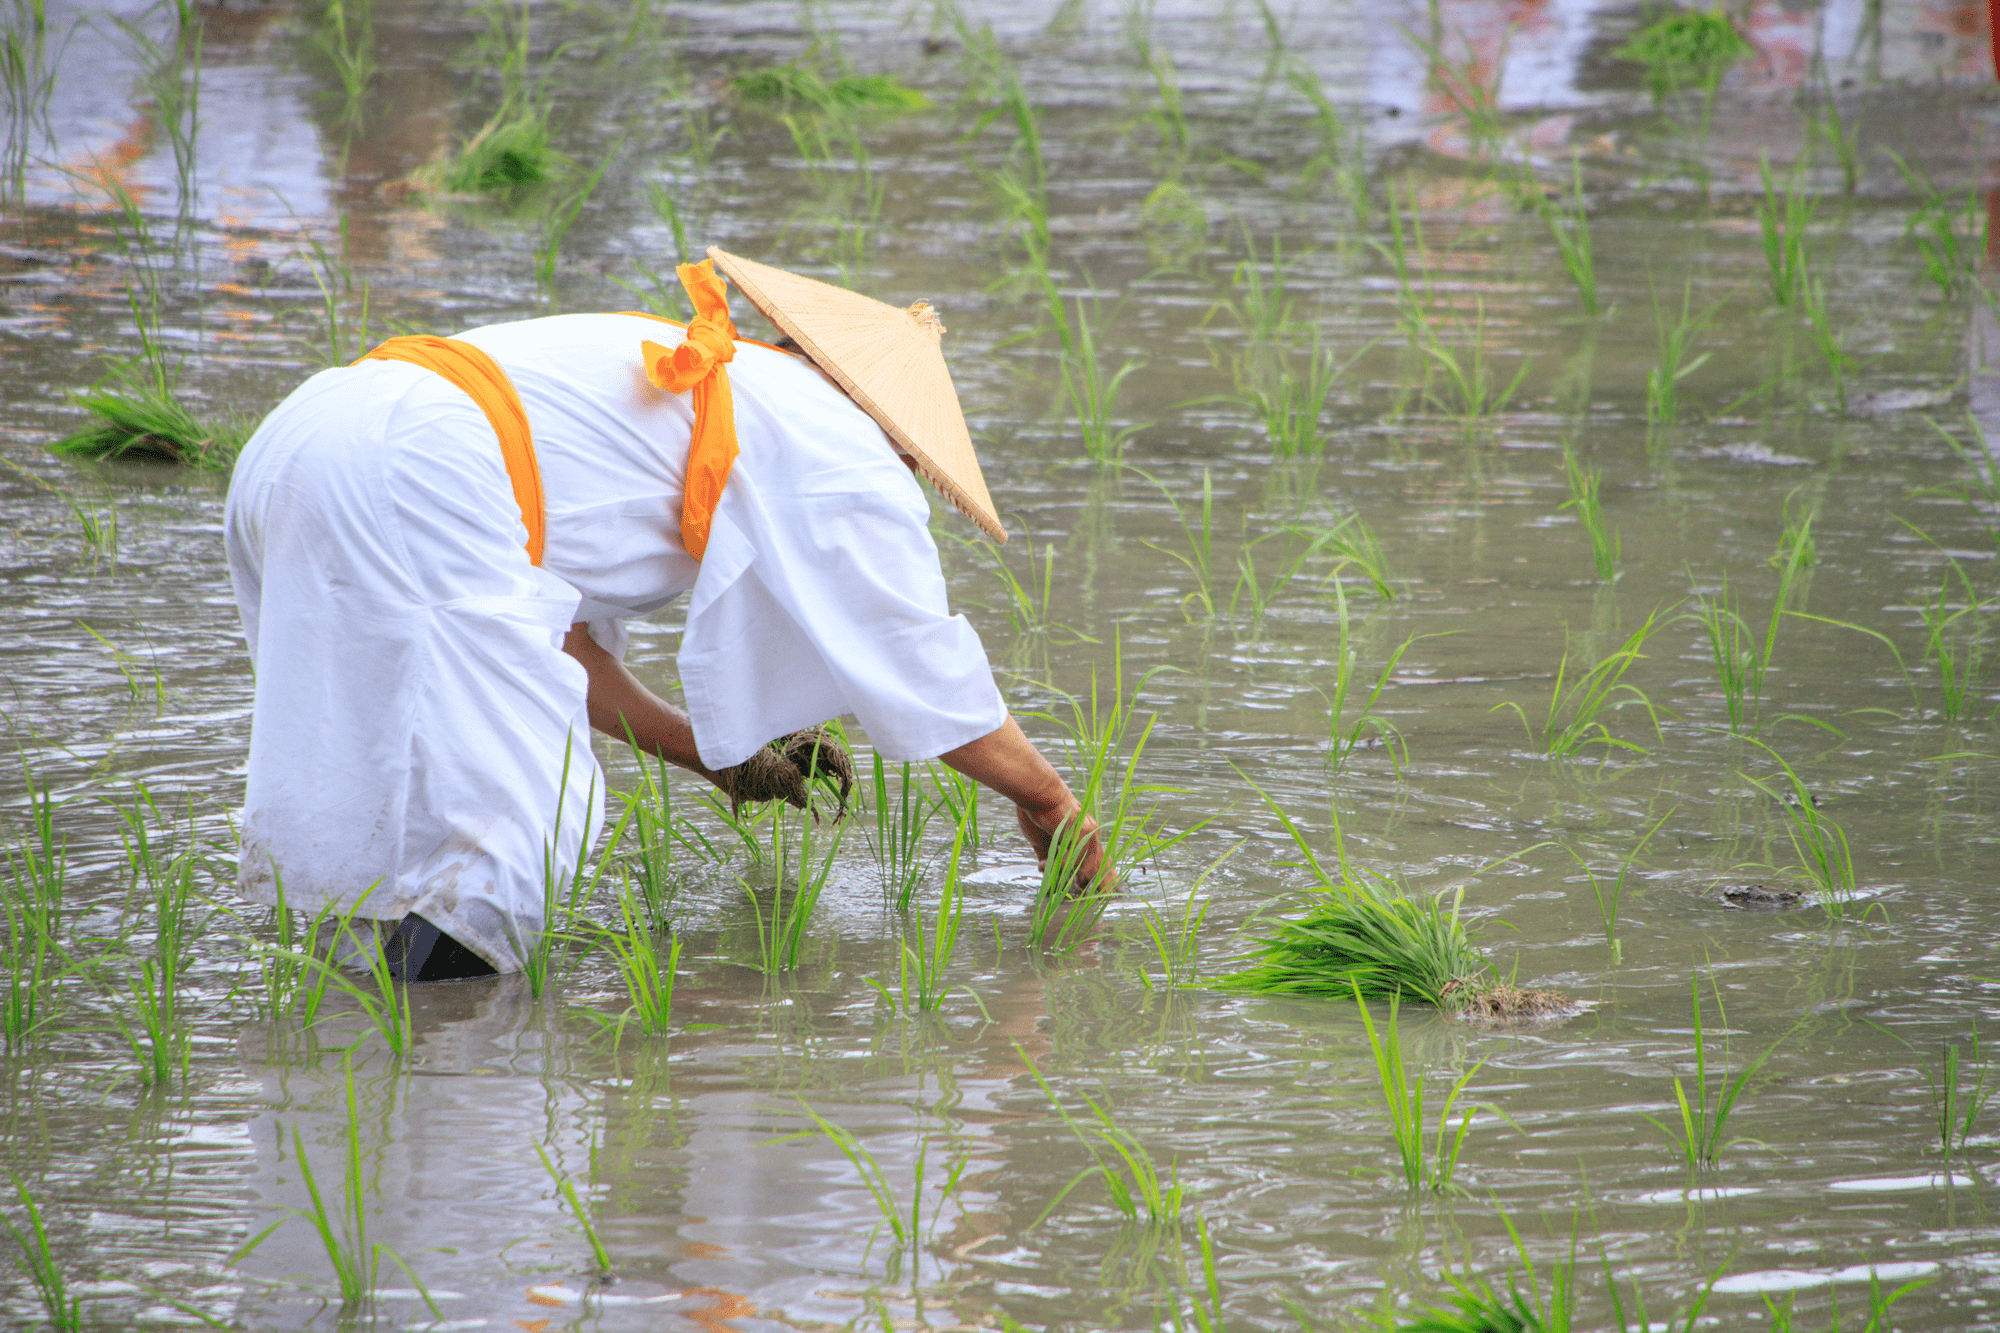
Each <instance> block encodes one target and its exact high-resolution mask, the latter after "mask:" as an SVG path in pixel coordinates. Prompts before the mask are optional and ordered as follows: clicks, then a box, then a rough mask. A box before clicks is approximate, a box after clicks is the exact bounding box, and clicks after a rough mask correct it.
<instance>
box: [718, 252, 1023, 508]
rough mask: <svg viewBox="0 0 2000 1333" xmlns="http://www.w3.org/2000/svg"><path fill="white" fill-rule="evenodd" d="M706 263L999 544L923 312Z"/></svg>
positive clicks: (935, 334) (734, 263)
mask: <svg viewBox="0 0 2000 1333" xmlns="http://www.w3.org/2000/svg"><path fill="white" fill-rule="evenodd" d="M708 257H709V258H710V259H712V260H714V261H715V264H716V267H718V268H720V269H721V270H722V271H723V273H724V274H725V275H727V277H728V278H729V280H730V281H731V282H733V283H735V284H736V286H737V289H738V290H740V291H741V292H742V293H743V294H744V295H745V296H746V297H748V298H749V299H750V303H751V304H752V305H754V306H756V307H757V310H758V312H759V313H760V314H762V315H763V316H764V318H766V319H768V320H770V321H771V323H772V324H774V325H776V326H777V327H778V328H779V329H781V330H783V331H784V333H785V334H786V335H787V336H789V337H790V338H791V339H792V340H793V341H794V342H796V343H798V345H799V348H800V350H802V351H803V352H804V353H805V354H806V355H807V356H808V357H810V358H811V359H812V362H813V364H814V365H816V366H818V367H819V368H820V369H821V370H823V371H825V372H826V373H827V374H828V375H829V376H831V377H832V378H833V380H834V382H835V383H837V384H838V385H840V387H841V388H842V389H843V390H845V391H846V393H847V395H848V396H849V397H850V398H852V399H853V400H854V401H855V403H856V404H857V405H859V406H860V408H861V409H862V410H863V411H864V412H866V413H868V415H869V416H871V417H873V418H874V419H875V423H876V424H877V425H879V426H880V427H881V428H882V430H883V433H885V434H886V435H888V436H889V438H890V439H891V440H893V441H895V443H896V444H897V445H898V446H899V447H900V448H901V449H902V450H903V451H904V452H905V453H907V454H909V456H910V457H911V458H912V459H913V460H914V461H915V462H916V466H917V471H918V472H919V473H921V474H922V475H923V477H924V479H925V480H926V481H928V482H930V483H931V485H933V486H935V487H937V489H938V491H939V493H940V494H942V495H943V496H944V497H945V498H946V499H947V500H950V501H951V502H952V504H953V505H954V506H956V507H957V509H958V510H959V512H960V513H962V514H964V515H965V516H966V517H967V518H969V519H971V520H972V521H973V523H974V524H976V525H977V526H978V527H979V529H980V531H982V532H984V533H985V534H986V535H987V536H989V537H991V538H993V540H994V541H996V542H1002V543H1004V542H1005V541H1006V540H1007V529H1006V528H1005V527H1003V526H1002V525H1001V523H1000V516H999V514H998V513H996V512H995V510H994V507H993V497H992V496H991V494H989V493H988V491H987V489H986V479H985V477H984V476H982V475H981V473H980V470H979V459H978V456H977V455H976V454H975V453H974V452H973V448H972V437H971V434H970V433H969V432H968V431H967V430H966V426H965V414H964V412H963V411H962V410H961V409H960V407H959V404H958V391H957V389H956V388H954V387H953V385H952V382H951V371H950V369H949V368H948V367H947V366H946V365H945V361H944V353H943V351H942V349H941V348H940V346H939V334H940V333H941V332H942V325H941V324H939V323H938V322H937V319H936V316H935V315H930V314H929V313H928V309H927V308H921V309H920V308H919V307H912V308H911V309H908V310H899V309H897V308H896V307H895V306H892V305H888V304H885V303H884V302H881V301H877V300H875V299H874V298H873V297H869V296H863V295H862V294H861V293H859V292H853V291H849V290H847V289H846V288H844V287H835V286H833V285H832V284H830V283H825V282H820V281H819V280H817V279H815V278H807V277H801V276H800V275H799V274H796V273H788V272H786V271H785V270H783V269H779V268H772V267H771V266H770V265H768V264H759V263H757V262H755V261H753V260H748V259H744V258H742V257H741V256H738V255H732V254H730V253H729V252H727V251H726V250H723V249H721V248H720V247H718V246H713V245H712V246H710V247H709V248H708Z"/></svg>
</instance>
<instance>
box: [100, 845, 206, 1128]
mask: <svg viewBox="0 0 2000 1333" xmlns="http://www.w3.org/2000/svg"><path fill="white" fill-rule="evenodd" d="M196 865H197V861H196V858H195V856H194V855H193V854H192V853H183V854H182V855H180V856H178V857H175V858H174V859H173V861H172V862H170V863H169V864H168V865H167V866H166V867H164V869H163V871H162V872H161V873H160V875H159V876H158V878H157V879H156V880H155V881H154V884H153V888H154V893H155V898H154V908H155V911H154V921H153V947H152V949H151V950H150V951H149V953H148V954H147V956H145V957H143V958H141V959H140V960H139V972H138V975H136V976H134V977H131V978H129V979H128V980H127V982H126V987H125V992H126V993H125V997H124V1005H123V1006H122V1011H121V1012H119V1013H118V1014H116V1016H115V1020H114V1021H115V1022H116V1024H117V1027H118V1031H119V1033H120V1035H122V1036H123V1037H124V1039H125V1044H126V1046H127V1047H128V1048H130V1050H131V1052H132V1057H133V1059H135V1060H136V1061H137V1062H138V1064H139V1079H140V1081H141V1082H143V1083H145V1084H146V1085H147V1086H148V1087H154V1088H158V1087H164V1086H166V1085H167V1084H168V1083H171V1082H172V1081H174V1079H176V1078H179V1077H184V1076H185V1075H186V1073H187V1064H188V1054H189V1049H190V1047H191V1046H192V1044H193V1041H194V1037H193V1034H192V1033H191V1032H189V1030H188V1026H187V1015H186V1013H185V1012H184V1010H183V1008H182V1004H181V1001H182V999H183V998H184V997H183V990H184V987H185V981H186V975H187V971H188V968H189V967H190V966H191V965H192V964H193V962H194V941H195V940H196V939H197V938H198V937H199V936H200V935H201V932H202V930H203V928H204V927H205V926H206V924H207V921H208V917H207V916H206V915H199V916H198V915H196V913H195V897H196V895H195V888H194V876H195V868H196Z"/></svg>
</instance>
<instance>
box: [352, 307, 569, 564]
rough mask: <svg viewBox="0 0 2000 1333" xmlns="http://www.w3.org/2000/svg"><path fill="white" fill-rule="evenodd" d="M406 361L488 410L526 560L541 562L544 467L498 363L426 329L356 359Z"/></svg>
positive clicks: (517, 396)
mask: <svg viewBox="0 0 2000 1333" xmlns="http://www.w3.org/2000/svg"><path fill="white" fill-rule="evenodd" d="M362 361H407V362H408V363H409V364H411V365H413V366H422V367H423V368H424V369H425V370H428V371H432V372H434V373H436V374H439V375H442V376H444V377H445V378H446V379H448V380H450V381H451V382H452V383H453V384H455V385H457V386H458V387H459V389H461V390H462V391H463V392H464V393H465V395H466V396H467V397H468V398H470V399H472V401H473V402H474V403H476V404H478V406H479V410H480V411H482V412H484V413H485V414H486V420H487V421H488V422H489V423H490V424H491V425H492V427H493V433H494V435H496V436H497V437H499V440H500V458H501V461H502V462H504V463H505V464H506V465H507V480H508V481H509V482H511V483H512V484H513V487H514V502H515V503H516V504H518V505H519V506H520V507H521V522H522V524H523V525H524V526H525V527H526V528H527V529H528V542H527V548H528V563H529V564H532V565H539V564H541V563H542V545H543V542H544V540H545V539H546V537H547V535H548V527H547V520H546V519H545V517H544V514H543V500H542V470H541V467H540V465H539V464H537V463H536V462H535V438H534V436H533V434H531V433H530V432H529V430H528V412H527V409H526V408H524V407H522V406H521V395H520V394H518V393H516V392H515V391H514V382H513V381H512V380H510V379H508V378H507V372H506V371H504V370H502V369H501V368H500V363H499V362H497V361H495V360H494V359H493V358H492V357H490V356H488V355H486V353H484V352H482V351H480V350H479V349H478V348H477V347H474V346H473V345H472V344H471V343H466V342H460V341H458V340H457V339H456V338H439V337H435V336H433V335H431V334H428V333H422V334H414V335H412V336H410V337H406V338H391V339H389V341H387V342H385V343H383V344H382V345H381V346H380V347H377V348H376V349H375V350H374V351H372V352H365V353H363V354H362V355H361V357H360V358H359V359H358V360H356V361H355V364H356V365H360V364H361V362H362Z"/></svg>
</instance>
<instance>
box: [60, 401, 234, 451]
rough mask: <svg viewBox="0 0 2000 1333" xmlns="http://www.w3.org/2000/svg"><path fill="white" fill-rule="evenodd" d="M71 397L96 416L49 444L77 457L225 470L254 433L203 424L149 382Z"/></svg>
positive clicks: (230, 425) (230, 423)
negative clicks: (131, 460) (148, 460)
mask: <svg viewBox="0 0 2000 1333" xmlns="http://www.w3.org/2000/svg"><path fill="white" fill-rule="evenodd" d="M72 401H74V402H75V403H76V405H77V406H79V407H82V408H85V409H87V410H88V411H89V412H90V413H91V415H92V416H93V417H94V418H95V420H93V421H92V422H91V423H90V425H88V426H86V427H84V428H83V429H82V430H80V431H77V432H75V433H74V434H71V435H67V436H64V437H63V438H62V439H60V440H57V441H56V442H55V443H54V444H53V445H51V446H49V447H50V448H51V449H53V450H54V451H55V452H57V453H59V454H68V455H70V456H72V457H76V458H145V459H155V460H158V461H160V462H166V463H180V464H183V465H185V466H187V467H194V468H201V469H204V470H207V471H213V472H227V471H228V470H229V469H230V468H231V467H232V466H234V465H235V463H236V455H237V454H238V453H239V452H241V451H242V448H243V443H244V441H245V440H246V439H248V438H249V434H250V433H249V431H248V430H246V429H245V428H244V427H243V426H242V424H241V423H238V422H234V421H232V422H229V423H228V424H226V425H223V426H219V427H209V426H204V425H203V424H202V423H201V422H199V421H197V420H195V417H194V414H193V413H191V412H189V411H188V410H187V409H186V408H185V407H182V406H181V405H180V403H178V402H177V401H175V399H174V398H173V396H172V395H171V394H168V393H164V392H161V391H159V390H157V389H154V388H150V387H148V388H125V389H97V390H93V391H92V392H90V393H80V394H77V395H76V396H75V397H74V399H73V400H72Z"/></svg>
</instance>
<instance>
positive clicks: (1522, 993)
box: [1210, 783, 1565, 1018]
mask: <svg viewBox="0 0 2000 1333" xmlns="http://www.w3.org/2000/svg"><path fill="white" fill-rule="evenodd" d="M1252 786H1253V787H1254V786H1255V784H1254V783H1253V784H1252ZM1257 794H1258V795H1260V796H1263V797H1264V802H1265V804H1266V805H1267V806H1269V807H1270V809H1271V811H1272V812H1273V813H1274V814H1276V815H1277V816H1278V819H1279V820H1280V822H1282V823H1283V824H1284V826H1285V831H1286V832H1287V833H1288V834H1290V835H1291V838H1292V841H1293V843H1294V844H1295V845H1296V846H1297V847H1298V849H1299V851H1300V853H1301V854H1302V856H1303V858H1304V859H1303V860H1302V861H1300V862H1298V863H1297V864H1298V865H1299V866H1300V867H1301V868H1302V869H1306V870H1309V871H1311V872H1312V874H1313V877H1314V878H1315V879H1317V880H1318V881H1319V887H1318V888H1317V889H1315V890H1314V891H1313V892H1312V893H1311V894H1310V895H1308V905H1307V907H1306V910H1305V911H1304V912H1303V913H1302V914H1300V915H1298V916H1295V917H1290V918H1285V919H1281V920H1279V921H1278V922H1277V923H1276V929H1275V930H1274V931H1273V932H1272V933H1271V934H1268V935H1265V936H1264V937H1262V938H1261V939H1256V940H1253V941H1252V942H1251V948H1250V952H1249V954H1248V955H1247V959H1248V961H1249V963H1250V965H1249V966H1248V967H1246V968H1244V969H1243V970H1242V971H1239V972H1236V973H1234V974H1231V975H1227V976H1223V977H1220V978H1217V979H1216V980H1215V981H1213V982H1211V983H1210V984H1211V985H1214V986H1217V987H1221V988H1224V989H1228V990H1243V991H1257V992H1260V993H1262V994H1266V995H1324V996H1329V997H1341V998H1351V997H1352V996H1353V995H1354V994H1355V992H1356V991H1357V990H1358V991H1359V992H1360V994H1361V996H1362V998H1364V999H1374V1000H1389V999H1398V998H1400V999H1403V1000H1422V1001H1425V1002H1427V1003H1430V1004H1434V1005H1436V1006H1438V1007H1439V1008H1440V1009H1448V1010H1451V1011H1453V1012H1459V1013H1465V1014H1468V1015H1470V1016H1474V1017H1479V1018H1518V1017H1525V1016H1529V1015H1535V1014H1545V1013H1548V1012H1550V1011H1551V1010H1554V1009H1559V1008H1561V1007H1562V1006H1563V1004H1564V1003H1565V1001H1564V999H1563V997H1562V996H1560V995H1557V994H1555V993H1554V992H1551V991H1536V990H1523V989H1522V988H1520V987H1518V986H1515V985H1512V984H1510V983H1506V982H1503V981H1502V980H1501V979H1500V977H1499V975H1498V974H1497V973H1496V972H1495V971H1494V968H1493V964H1492V963H1491V962H1489V961H1488V960H1487V958H1486V956H1485V955H1484V954H1483V953H1481V952H1480V951H1479V944H1478V940H1477V938H1476V936H1475V934H1474V931H1473V929H1472V927H1470V926H1469V925H1468V924H1467V923H1466V921H1465V919H1464V917H1463V916H1462V915H1461V913H1460V908H1461V907H1462V906H1463V905H1464V899H1465V894H1464V891H1463V890H1460V891H1459V893H1458V894H1456V895H1455V896H1454V897H1453V898H1452V899H1451V901H1450V903H1449V904H1448V905H1447V903H1446V902H1445V900H1444V897H1443V895H1441V894H1439V895H1433V896H1430V897H1412V896H1411V895H1409V894H1406V893H1404V892H1403V891H1402V890H1401V889H1399V888H1397V887H1396V886H1395V885H1394V884H1393V883H1392V882H1390V881H1389V880H1388V879H1387V878H1385V877H1383V876H1381V875H1374V874H1369V873H1367V872H1363V874H1361V875H1356V874H1355V873H1354V869H1353V867H1351V866H1350V865H1349V864H1348V862H1347V854H1346V851H1345V848H1344V846H1343V845H1342V843H1341V841H1340V826H1339V821H1338V817H1337V816H1336V819H1335V824H1334V844H1335V847H1336V849H1337V853H1338V858H1339V861H1338V864H1339V870H1340V875H1339V877H1338V878H1335V877H1334V876H1333V875H1331V874H1329V873H1328V872H1327V869H1326V867H1325V866H1324V865H1323V864H1321V862H1320V859H1319V858H1318V857H1317V856H1316V855H1314V853H1313V850H1312V847H1311V845H1310V844H1308V843H1307V841H1306V839H1305V835H1304V834H1303V833H1301V832H1300V830H1299V827H1298V825H1296V824H1294V823H1293V822H1292V819H1291V817H1290V816H1289V815H1287V814H1286V813H1285V812H1284V811H1283V810H1282V809H1280V808H1279V807H1278V805H1277V804H1276V803H1275V802H1273V801H1272V800H1271V798H1270V797H1269V796H1266V795H1264V792H1263V791H1262V789H1261V788H1259V789H1257Z"/></svg>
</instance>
